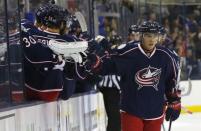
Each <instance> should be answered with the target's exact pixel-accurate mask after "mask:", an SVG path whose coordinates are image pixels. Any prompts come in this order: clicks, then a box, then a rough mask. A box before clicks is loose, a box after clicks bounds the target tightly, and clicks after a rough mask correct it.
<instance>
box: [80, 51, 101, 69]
mask: <svg viewBox="0 0 201 131" xmlns="http://www.w3.org/2000/svg"><path fill="white" fill-rule="evenodd" d="M99 65H100V58H99V56H97V55H96V54H88V56H87V59H86V61H85V63H84V66H85V69H86V70H88V71H91V70H94V69H97V68H98V67H99Z"/></svg>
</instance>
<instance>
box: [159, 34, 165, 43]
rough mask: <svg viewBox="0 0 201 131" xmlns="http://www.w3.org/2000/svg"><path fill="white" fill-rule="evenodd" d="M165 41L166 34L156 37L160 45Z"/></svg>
mask: <svg viewBox="0 0 201 131" xmlns="http://www.w3.org/2000/svg"><path fill="white" fill-rule="evenodd" d="M165 39H166V34H165V35H159V37H158V41H159V43H161V44H163V42H164V41H165Z"/></svg>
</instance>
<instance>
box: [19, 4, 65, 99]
mask: <svg viewBox="0 0 201 131" xmlns="http://www.w3.org/2000/svg"><path fill="white" fill-rule="evenodd" d="M44 8H45V9H44ZM41 9H44V10H42V11H47V12H40V13H38V12H39V11H40V10H38V12H37V13H38V14H37V15H41V14H42V13H46V14H45V16H43V18H46V19H45V21H44V19H43V21H42V22H43V24H44V25H45V26H46V27H47V28H43V29H44V31H45V30H47V31H49V30H51V31H52V34H49V36H52V37H53V38H57V37H56V35H58V36H60V34H59V33H60V31H61V30H62V29H63V27H64V26H65V22H66V21H65V20H66V18H65V17H66V15H64V14H65V13H66V12H65V11H62V8H60V7H58V6H56V5H49V6H48V7H43V8H41ZM48 9H49V10H48ZM51 11H53V12H54V13H56V14H57V17H51V16H50V15H49V14H50V13H52V12H51ZM41 26H42V25H41ZM41 26H34V25H31V23H29V22H25V23H23V24H22V41H23V42H22V46H23V51H24V73H25V95H26V98H27V99H30V100H45V101H53V100H56V99H57V98H58V95H59V93H60V91H61V90H62V88H63V67H64V65H65V61H64V60H63V58H62V57H61V56H60V55H58V54H55V53H54V52H53V51H52V50H51V49H50V48H48V46H47V43H48V40H49V39H50V38H49V36H48V35H46V34H45V32H43V30H42V29H41V28H40V27H41ZM54 31H57V33H56V32H54ZM42 38H44V39H42Z"/></svg>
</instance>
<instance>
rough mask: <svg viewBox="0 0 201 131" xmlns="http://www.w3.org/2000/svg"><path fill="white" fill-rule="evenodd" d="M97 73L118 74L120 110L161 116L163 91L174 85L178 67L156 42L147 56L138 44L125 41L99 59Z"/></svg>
mask: <svg viewBox="0 0 201 131" xmlns="http://www.w3.org/2000/svg"><path fill="white" fill-rule="evenodd" d="M99 73H100V74H102V75H106V74H117V75H119V76H121V81H120V87H121V91H122V92H121V110H122V111H125V112H127V113H130V114H132V115H135V116H137V117H140V118H142V119H157V118H161V117H163V113H164V105H165V97H164V96H165V94H166V93H169V92H171V91H172V89H173V88H175V85H176V77H177V68H176V67H175V63H174V58H173V57H172V54H171V53H170V51H169V50H167V49H166V48H163V47H159V46H157V47H156V48H155V49H154V51H153V52H152V53H151V54H150V55H149V56H148V55H147V54H146V53H145V52H144V51H143V49H142V48H141V46H140V44H137V45H135V44H127V45H126V44H125V45H120V46H119V49H117V50H116V51H115V53H114V54H111V56H110V57H109V58H104V59H102V65H101V68H100V69H99Z"/></svg>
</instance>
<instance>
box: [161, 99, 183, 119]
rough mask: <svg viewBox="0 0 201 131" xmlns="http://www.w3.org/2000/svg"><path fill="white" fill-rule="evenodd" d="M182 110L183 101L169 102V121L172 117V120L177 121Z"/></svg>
mask: <svg viewBox="0 0 201 131" xmlns="http://www.w3.org/2000/svg"><path fill="white" fill-rule="evenodd" d="M180 112H181V102H179V101H175V102H173V103H171V104H168V108H167V110H166V116H165V119H166V121H169V120H170V119H171V120H172V121H175V120H176V119H177V118H179V115H180Z"/></svg>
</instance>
